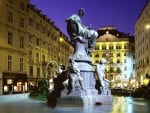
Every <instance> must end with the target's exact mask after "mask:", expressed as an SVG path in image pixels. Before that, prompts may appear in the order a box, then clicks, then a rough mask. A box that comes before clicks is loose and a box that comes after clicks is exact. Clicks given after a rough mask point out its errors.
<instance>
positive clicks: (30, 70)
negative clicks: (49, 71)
mask: <svg viewBox="0 0 150 113" xmlns="http://www.w3.org/2000/svg"><path fill="white" fill-rule="evenodd" d="M29 72H30V76H32V77H33V66H30V67H29Z"/></svg>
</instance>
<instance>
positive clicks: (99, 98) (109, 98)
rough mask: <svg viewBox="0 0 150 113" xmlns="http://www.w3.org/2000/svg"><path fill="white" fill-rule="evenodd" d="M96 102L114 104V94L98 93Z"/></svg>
mask: <svg viewBox="0 0 150 113" xmlns="http://www.w3.org/2000/svg"><path fill="white" fill-rule="evenodd" d="M96 102H99V103H102V104H103V105H109V104H112V102H113V99H112V95H98V96H97V98H96Z"/></svg>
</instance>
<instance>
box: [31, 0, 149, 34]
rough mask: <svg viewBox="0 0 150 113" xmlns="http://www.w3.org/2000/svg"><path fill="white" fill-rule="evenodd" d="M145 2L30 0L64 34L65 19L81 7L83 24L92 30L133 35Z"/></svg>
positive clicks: (140, 0)
mask: <svg viewBox="0 0 150 113" xmlns="http://www.w3.org/2000/svg"><path fill="white" fill-rule="evenodd" d="M146 1H147V0H30V2H31V4H34V5H36V6H37V8H38V9H39V10H42V12H43V14H46V15H47V16H48V17H49V18H50V19H51V20H52V21H54V22H55V25H56V26H57V27H58V28H59V29H60V30H61V31H62V32H63V33H64V34H65V35H67V36H68V34H67V30H66V22H65V20H66V18H67V17H69V16H71V15H72V14H74V13H77V12H78V10H79V9H80V8H81V7H82V8H84V9H85V16H84V17H82V21H83V24H84V25H86V26H88V25H89V24H92V29H94V30H98V29H99V28H100V27H103V26H115V27H116V28H117V29H118V30H119V31H120V32H124V33H129V34H130V35H134V26H135V23H136V21H137V18H138V16H139V14H140V12H141V10H142V9H143V7H144V5H145V3H146Z"/></svg>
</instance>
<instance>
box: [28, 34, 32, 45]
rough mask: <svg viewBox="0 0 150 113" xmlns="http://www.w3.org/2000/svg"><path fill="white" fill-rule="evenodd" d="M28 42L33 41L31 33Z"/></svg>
mask: <svg viewBox="0 0 150 113" xmlns="http://www.w3.org/2000/svg"><path fill="white" fill-rule="evenodd" d="M28 43H32V35H31V34H29V39H28Z"/></svg>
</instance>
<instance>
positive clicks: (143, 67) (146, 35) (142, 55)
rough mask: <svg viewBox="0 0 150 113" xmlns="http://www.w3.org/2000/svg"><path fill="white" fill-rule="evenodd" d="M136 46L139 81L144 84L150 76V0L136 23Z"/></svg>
mask: <svg viewBox="0 0 150 113" xmlns="http://www.w3.org/2000/svg"><path fill="white" fill-rule="evenodd" d="M135 48H136V50H135V57H136V76H137V81H138V82H139V83H140V85H144V84H147V82H148V78H150V0H148V1H147V3H146V4H145V6H144V8H143V10H142V11H141V12H140V15H139V17H138V19H137V22H136V24H135Z"/></svg>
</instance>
